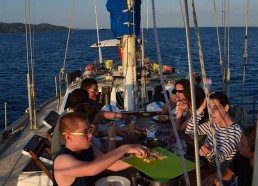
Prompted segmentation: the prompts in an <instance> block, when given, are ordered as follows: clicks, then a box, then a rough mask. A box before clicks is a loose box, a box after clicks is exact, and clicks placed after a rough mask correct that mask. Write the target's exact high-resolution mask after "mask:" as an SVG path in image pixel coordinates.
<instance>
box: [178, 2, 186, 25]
mask: <svg viewBox="0 0 258 186" xmlns="http://www.w3.org/2000/svg"><path fill="white" fill-rule="evenodd" d="M178 1H179V5H180V9H181V15H182V19H183V23H184V27H185V16H184V11H183V7H182V3H181V0H178Z"/></svg>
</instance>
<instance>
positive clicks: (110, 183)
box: [95, 176, 131, 186]
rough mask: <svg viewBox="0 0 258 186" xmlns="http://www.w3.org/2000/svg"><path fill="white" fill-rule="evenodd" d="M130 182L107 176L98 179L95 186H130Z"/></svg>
mask: <svg viewBox="0 0 258 186" xmlns="http://www.w3.org/2000/svg"><path fill="white" fill-rule="evenodd" d="M130 185H131V183H130V181H129V180H128V179H127V178H125V177H122V176H107V177H103V178H101V179H99V180H98V181H97V182H96V184H95V186H130Z"/></svg>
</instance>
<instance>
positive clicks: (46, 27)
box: [0, 22, 68, 33]
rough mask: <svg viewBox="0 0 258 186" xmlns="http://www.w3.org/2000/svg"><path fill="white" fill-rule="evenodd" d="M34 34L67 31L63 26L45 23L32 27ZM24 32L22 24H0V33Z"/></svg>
mask: <svg viewBox="0 0 258 186" xmlns="http://www.w3.org/2000/svg"><path fill="white" fill-rule="evenodd" d="M31 28H33V29H34V32H50V31H64V30H68V28H67V27H65V26H56V25H51V24H47V23H41V24H38V25H32V24H31ZM18 32H25V24H23V23H2V22H0V33H18Z"/></svg>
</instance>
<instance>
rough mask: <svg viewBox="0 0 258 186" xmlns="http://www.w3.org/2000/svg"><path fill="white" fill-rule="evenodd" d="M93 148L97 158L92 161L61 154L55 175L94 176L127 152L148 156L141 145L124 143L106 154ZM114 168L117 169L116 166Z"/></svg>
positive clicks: (55, 168)
mask: <svg viewBox="0 0 258 186" xmlns="http://www.w3.org/2000/svg"><path fill="white" fill-rule="evenodd" d="M93 149H94V155H96V156H97V158H96V159H95V160H93V161H92V162H84V161H80V160H77V159H75V158H74V157H73V156H71V155H67V154H63V155H59V156H58V157H57V158H56V160H55V163H54V170H55V176H56V175H62V176H70V177H83V176H94V175H96V174H98V173H100V172H102V171H104V170H105V169H107V168H108V167H110V166H111V165H112V164H114V163H115V162H116V161H117V160H119V159H120V158H121V157H122V156H123V155H124V154H125V153H133V154H135V155H136V156H139V157H141V158H144V157H146V156H147V149H146V148H144V147H143V146H141V145H132V144H127V145H123V146H120V147H119V148H116V149H114V150H113V151H111V152H109V153H107V154H104V155H102V153H101V152H100V151H98V150H96V148H93ZM111 168H112V167H111ZM113 168H114V169H115V168H116V167H113Z"/></svg>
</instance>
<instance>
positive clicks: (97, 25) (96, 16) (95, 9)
mask: <svg viewBox="0 0 258 186" xmlns="http://www.w3.org/2000/svg"><path fill="white" fill-rule="evenodd" d="M94 12H95V18H96V19H95V21H96V28H97V39H98V50H99V62H100V63H103V58H102V52H101V48H100V45H99V23H98V14H97V5H96V0H94Z"/></svg>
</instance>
